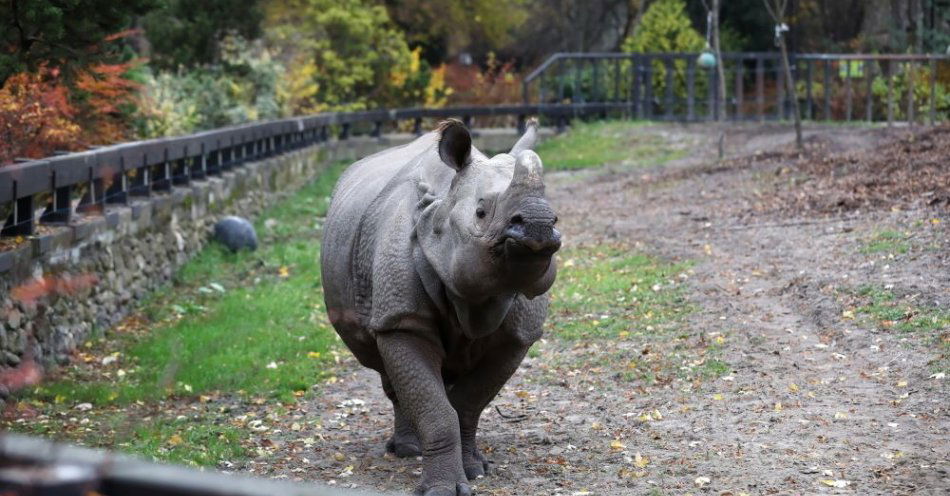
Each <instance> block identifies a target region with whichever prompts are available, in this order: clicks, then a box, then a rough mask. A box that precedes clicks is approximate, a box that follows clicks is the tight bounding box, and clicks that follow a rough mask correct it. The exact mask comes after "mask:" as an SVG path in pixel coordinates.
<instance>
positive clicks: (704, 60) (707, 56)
mask: <svg viewBox="0 0 950 496" xmlns="http://www.w3.org/2000/svg"><path fill="white" fill-rule="evenodd" d="M696 63H697V64H699V66H700V67H702V68H703V69H712V68H713V67H716V54H714V53H713V52H712V50H711V49H710V48H709V44H707V45H706V49H704V50H703V53H701V54H699V58H698V59H696Z"/></svg>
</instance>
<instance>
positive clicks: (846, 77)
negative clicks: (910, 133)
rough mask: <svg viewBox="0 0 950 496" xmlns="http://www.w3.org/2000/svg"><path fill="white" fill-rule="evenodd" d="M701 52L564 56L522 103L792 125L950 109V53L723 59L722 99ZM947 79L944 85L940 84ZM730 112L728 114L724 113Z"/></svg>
mask: <svg viewBox="0 0 950 496" xmlns="http://www.w3.org/2000/svg"><path fill="white" fill-rule="evenodd" d="M698 56H699V54H698V53H615V52H612V53H558V54H555V55H552V56H551V57H550V58H549V59H548V60H547V61H545V62H544V63H543V64H542V65H541V66H539V67H538V68H537V69H535V70H534V71H533V72H531V73H530V74H529V75H528V76H526V77H525V79H524V80H523V83H522V84H523V89H522V93H523V97H524V103H525V104H528V103H532V102H536V103H545V104H549V103H562V104H567V103H585V104H587V103H612V104H626V105H627V113H628V114H629V115H630V116H631V117H633V118H637V119H651V120H667V121H687V122H690V121H702V120H717V119H720V118H725V119H728V120H735V121H744V120H783V119H791V118H792V115H793V114H792V112H793V110H792V109H793V105H792V102H793V100H794V99H797V100H798V101H799V103H800V105H799V107H800V112H801V114H802V115H801V116H802V118H804V119H811V120H826V121H830V120H836V121H856V120H864V121H868V122H877V121H884V122H888V123H893V122H895V121H903V122H909V123H922V124H934V123H935V122H937V121H940V120H946V119H947V114H948V113H950V56H947V55H862V54H791V55H790V56H789V60H790V61H789V66H790V68H791V71H792V78H793V80H794V81H795V92H794V95H787V94H786V93H787V91H786V89H785V85H784V84H782V81H783V77H784V75H783V74H784V72H783V69H782V63H781V58H780V57H781V56H780V54H778V53H771V52H768V53H723V54H722V60H721V61H720V62H719V63H721V64H722V67H723V72H724V78H723V84H725V101H724V102H723V101H721V96H720V94H721V93H720V91H719V85H720V80H719V78H718V75H717V72H716V70H715V69H704V68H701V67H699V64H698V62H697V58H698ZM941 75H942V77H943V80H942V82H941ZM720 114H724V115H720Z"/></svg>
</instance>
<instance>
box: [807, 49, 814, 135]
mask: <svg viewBox="0 0 950 496" xmlns="http://www.w3.org/2000/svg"><path fill="white" fill-rule="evenodd" d="M814 65H815V63H814V61H813V60H811V59H806V60H805V77H806V78H807V80H806V81H805V91H806V92H807V93H808V96H807V98H808V100H807V101H806V103H805V109H806V110H805V113H806V114H807V115H808V120H812V118H813V116H814V104H815V102H814V100H813V99H812V78H813V77H814V76H813V74H812V67H813V66H814Z"/></svg>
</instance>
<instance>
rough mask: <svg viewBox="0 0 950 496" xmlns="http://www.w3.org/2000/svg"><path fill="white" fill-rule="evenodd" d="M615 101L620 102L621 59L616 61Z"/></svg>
mask: <svg viewBox="0 0 950 496" xmlns="http://www.w3.org/2000/svg"><path fill="white" fill-rule="evenodd" d="M614 101H615V102H619V101H620V59H614Z"/></svg>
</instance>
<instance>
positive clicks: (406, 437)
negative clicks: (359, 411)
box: [381, 374, 422, 458]
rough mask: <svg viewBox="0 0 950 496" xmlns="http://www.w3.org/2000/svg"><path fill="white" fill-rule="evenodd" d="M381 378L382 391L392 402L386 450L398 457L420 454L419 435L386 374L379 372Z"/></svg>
mask: <svg viewBox="0 0 950 496" xmlns="http://www.w3.org/2000/svg"><path fill="white" fill-rule="evenodd" d="M381 379H382V381H383V391H384V392H385V393H386V397H388V398H389V400H390V401H392V403H393V435H392V437H390V438H389V441H387V442H386V451H388V452H390V453H392V454H394V455H396V456H398V457H399V458H406V457H409V456H419V455H421V454H422V447H421V446H420V444H419V436H417V435H416V431H415V429H413V427H412V422H410V421H409V417H408V416H407V415H406V414H405V413H403V411H402V407H401V406H400V405H399V398H397V397H396V390H395V389H393V384H392V381H390V380H389V377H387V376H386V374H381Z"/></svg>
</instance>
